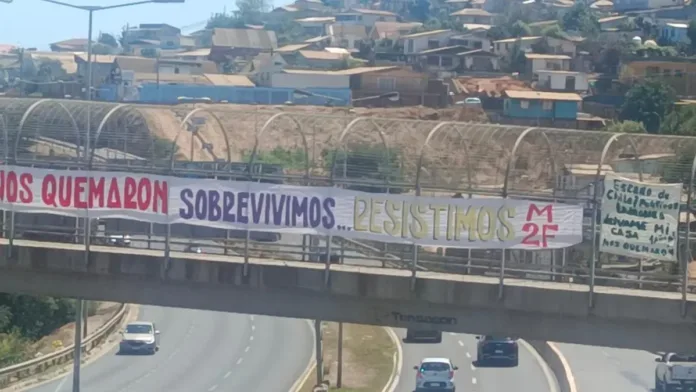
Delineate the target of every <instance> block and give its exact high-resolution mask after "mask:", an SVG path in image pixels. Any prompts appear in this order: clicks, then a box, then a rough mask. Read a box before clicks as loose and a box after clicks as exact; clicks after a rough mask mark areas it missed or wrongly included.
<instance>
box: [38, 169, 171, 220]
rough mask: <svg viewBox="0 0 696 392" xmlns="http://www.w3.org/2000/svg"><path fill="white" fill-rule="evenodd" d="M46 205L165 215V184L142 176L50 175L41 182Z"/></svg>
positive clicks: (43, 199)
mask: <svg viewBox="0 0 696 392" xmlns="http://www.w3.org/2000/svg"><path fill="white" fill-rule="evenodd" d="M41 200H42V202H43V204H44V205H46V206H51V207H56V208H77V209H85V208H94V209H114V210H129V211H139V212H150V213H162V214H166V213H167V211H168V208H169V187H168V185H167V182H166V181H161V180H155V181H151V180H150V179H149V178H147V177H140V176H106V175H103V174H101V175H93V176H90V177H87V176H84V175H75V176H73V175H63V174H56V175H54V174H47V175H46V176H44V177H43V182H42V183H41Z"/></svg>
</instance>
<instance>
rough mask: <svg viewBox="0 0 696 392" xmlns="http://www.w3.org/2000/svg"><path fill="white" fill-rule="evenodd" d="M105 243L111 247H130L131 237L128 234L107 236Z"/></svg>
mask: <svg viewBox="0 0 696 392" xmlns="http://www.w3.org/2000/svg"><path fill="white" fill-rule="evenodd" d="M106 241H107V243H108V244H109V245H111V246H131V236H130V235H128V234H109V235H107V236H106Z"/></svg>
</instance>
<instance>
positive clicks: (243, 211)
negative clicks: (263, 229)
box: [237, 192, 249, 224]
mask: <svg viewBox="0 0 696 392" xmlns="http://www.w3.org/2000/svg"><path fill="white" fill-rule="evenodd" d="M248 213H249V192H239V193H237V222H239V223H244V224H246V223H249V215H248Z"/></svg>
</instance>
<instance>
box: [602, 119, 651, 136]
mask: <svg viewBox="0 0 696 392" xmlns="http://www.w3.org/2000/svg"><path fill="white" fill-rule="evenodd" d="M604 130H605V131H607V132H613V133H647V132H648V131H646V130H645V126H644V125H643V123H640V122H638V121H631V120H626V121H614V122H612V123H610V124H609V125H607V127H606V128H604Z"/></svg>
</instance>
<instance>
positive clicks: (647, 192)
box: [599, 174, 682, 261]
mask: <svg viewBox="0 0 696 392" xmlns="http://www.w3.org/2000/svg"><path fill="white" fill-rule="evenodd" d="M681 194H682V184H650V183H643V182H638V181H632V180H629V179H626V178H621V177H618V176H616V175H614V174H607V175H606V176H605V177H604V197H603V198H602V217H601V225H602V229H601V238H600V247H599V250H600V251H601V252H606V253H612V254H616V255H623V256H633V257H638V258H651V259H658V260H667V261H676V260H677V230H678V228H679V208H680V205H681Z"/></svg>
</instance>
